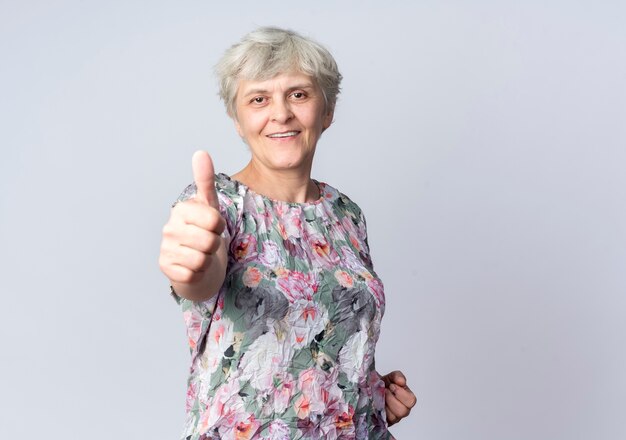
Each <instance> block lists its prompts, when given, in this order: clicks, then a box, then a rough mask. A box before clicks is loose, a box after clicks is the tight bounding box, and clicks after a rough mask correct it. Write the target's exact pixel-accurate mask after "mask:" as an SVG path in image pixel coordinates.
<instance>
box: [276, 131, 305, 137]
mask: <svg viewBox="0 0 626 440" xmlns="http://www.w3.org/2000/svg"><path fill="white" fill-rule="evenodd" d="M297 134H298V132H297V131H288V132H287V133H276V134H270V135H269V137H271V138H283V137H288V136H295V135H297Z"/></svg>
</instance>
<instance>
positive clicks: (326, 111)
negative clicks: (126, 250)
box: [160, 28, 415, 440]
mask: <svg viewBox="0 0 626 440" xmlns="http://www.w3.org/2000/svg"><path fill="white" fill-rule="evenodd" d="M216 70H217V73H218V75H219V80H220V95H221V98H222V99H223V100H224V103H225V105H226V109H227V112H228V114H229V116H230V117H232V119H233V121H234V123H235V127H236V129H237V132H238V133H239V135H240V136H241V138H242V139H243V140H244V142H245V143H246V144H247V145H248V147H249V149H250V152H251V156H252V157H251V159H250V162H249V163H248V164H247V165H246V166H245V167H244V168H243V169H242V170H241V171H239V172H238V173H236V174H234V175H233V176H231V177H229V176H227V175H225V174H217V175H216V174H214V170H213V164H212V161H211V158H210V157H209V155H208V154H207V153H205V152H197V153H196V154H195V155H194V157H193V159H192V167H193V176H194V183H193V184H192V185H190V186H189V187H187V189H185V191H184V192H183V193H182V194H181V196H180V197H179V198H178V200H177V202H176V203H175V204H174V207H173V208H172V212H171V217H170V219H169V221H168V222H167V224H166V225H165V227H164V228H163V241H162V245H161V255H160V266H161V270H162V271H163V272H164V273H165V275H166V276H167V277H168V278H169V280H170V282H171V286H172V294H173V295H174V297H175V299H176V300H177V301H178V302H179V304H181V305H182V309H183V314H184V318H185V322H186V326H187V333H188V337H189V346H190V348H191V357H192V363H191V369H190V376H189V381H188V392H187V422H186V426H185V430H184V434H183V438H184V439H193V440H195V439H202V440H204V439H218V438H224V439H235V438H236V439H333V438H352V439H354V438H356V439H366V438H370V439H371V438H376V439H386V438H392V437H391V434H390V433H389V431H388V429H387V427H388V425H391V424H392V423H394V422H396V421H398V420H399V419H401V418H402V417H404V416H406V415H407V414H408V413H409V411H410V408H411V407H412V406H413V405H414V404H415V395H414V394H413V393H412V392H411V391H410V390H409V389H408V387H407V386H406V380H405V378H404V376H403V375H402V373H400V372H398V371H396V372H393V373H390V374H389V375H387V376H385V377H381V376H380V375H379V374H378V373H377V372H376V370H375V368H374V349H375V345H376V341H377V340H378V336H379V329H380V322H381V318H382V316H383V312H384V307H385V298H384V294H383V285H382V283H381V281H380V279H379V278H378V277H377V275H376V273H375V272H374V269H373V267H372V261H371V259H370V254H369V247H368V243H367V233H366V228H365V218H364V217H363V213H362V212H361V210H360V208H359V207H358V206H357V205H356V203H354V202H353V201H352V200H350V199H349V198H348V197H347V196H346V195H344V194H342V193H341V192H339V191H338V190H336V189H335V188H333V187H332V186H330V185H328V184H326V183H323V182H318V181H316V180H314V179H312V178H311V166H312V164H313V156H314V153H315V148H316V147H317V141H318V140H319V138H320V136H321V135H322V133H323V132H324V130H326V129H327V128H328V127H329V126H330V125H331V123H332V121H333V112H334V109H335V102H336V99H337V94H338V93H339V84H340V81H341V75H340V73H339V71H338V69H337V65H336V63H335V60H334V59H333V57H332V56H331V55H330V53H329V52H328V51H327V50H326V49H324V48H323V47H321V46H320V45H319V44H317V43H315V42H313V41H311V40H309V39H306V38H303V37H302V36H300V35H298V34H296V33H294V32H291V31H285V30H282V29H276V28H261V29H258V30H257V31H254V32H252V33H250V34H249V35H247V36H245V37H244V38H243V40H242V41H241V42H240V43H238V44H236V45H234V46H233V47H231V48H230V49H229V50H228V51H227V52H226V53H225V55H224V56H223V58H222V59H221V61H220V62H219V64H218V65H217V69H216Z"/></svg>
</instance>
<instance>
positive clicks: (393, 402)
mask: <svg viewBox="0 0 626 440" xmlns="http://www.w3.org/2000/svg"><path fill="white" fill-rule="evenodd" d="M382 378H383V380H384V381H385V412H386V413H387V424H388V425H389V426H391V425H393V424H395V423H398V422H399V421H400V420H402V419H403V418H405V417H406V416H408V415H409V413H410V412H411V408H413V407H414V406H415V404H416V403H417V397H416V396H415V394H413V391H411V390H410V388H409V387H408V385H407V384H406V377H404V374H402V372H401V371H392V372H391V373H389V374H386V375H384V376H383V377H382Z"/></svg>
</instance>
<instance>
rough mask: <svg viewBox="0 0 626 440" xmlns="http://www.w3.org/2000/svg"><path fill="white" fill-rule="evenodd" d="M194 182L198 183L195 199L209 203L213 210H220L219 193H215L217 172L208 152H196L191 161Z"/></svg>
mask: <svg viewBox="0 0 626 440" xmlns="http://www.w3.org/2000/svg"><path fill="white" fill-rule="evenodd" d="M191 167H192V169H193V181H194V182H195V183H196V188H197V192H196V197H195V199H196V200H198V201H201V202H203V203H207V204H208V205H209V206H211V207H212V208H215V209H218V208H219V201H218V198H217V192H216V191H215V170H214V169H213V161H212V160H211V156H209V153H207V152H206V151H196V152H195V153H194V155H193V157H192V159H191Z"/></svg>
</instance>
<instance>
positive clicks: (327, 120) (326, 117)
mask: <svg viewBox="0 0 626 440" xmlns="http://www.w3.org/2000/svg"><path fill="white" fill-rule="evenodd" d="M334 116H335V108H334V107H332V108H330V110H328V112H326V114H325V115H324V120H323V121H322V131H325V130H326V129H327V128H328V127H330V124H332V123H333V117H334Z"/></svg>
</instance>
